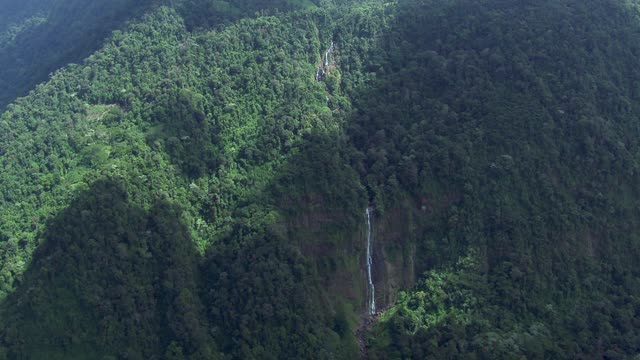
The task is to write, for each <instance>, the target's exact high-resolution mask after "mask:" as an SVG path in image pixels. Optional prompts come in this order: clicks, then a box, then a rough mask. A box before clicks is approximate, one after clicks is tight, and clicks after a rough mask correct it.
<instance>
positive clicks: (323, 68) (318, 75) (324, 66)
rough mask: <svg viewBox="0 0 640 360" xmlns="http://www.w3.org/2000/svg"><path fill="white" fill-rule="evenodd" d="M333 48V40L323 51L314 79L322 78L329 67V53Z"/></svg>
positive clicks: (319, 79) (320, 79)
mask: <svg viewBox="0 0 640 360" xmlns="http://www.w3.org/2000/svg"><path fill="white" fill-rule="evenodd" d="M333 50H335V45H334V43H333V41H331V45H330V46H329V48H328V49H327V51H326V52H325V53H324V59H323V61H322V63H321V64H320V66H319V67H318V71H316V81H322V80H324V77H325V75H326V74H327V69H328V68H329V64H330V62H329V55H331V53H332V52H333Z"/></svg>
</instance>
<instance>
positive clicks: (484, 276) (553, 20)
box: [350, 1, 640, 358]
mask: <svg viewBox="0 0 640 360" xmlns="http://www.w3.org/2000/svg"><path fill="white" fill-rule="evenodd" d="M394 29H395V30H394V31H393V32H392V33H391V34H390V35H389V36H388V37H387V39H386V40H385V45H384V47H385V50H386V51H384V53H385V54H387V56H388V58H387V59H384V60H383V61H381V62H380V63H379V65H378V66H379V69H380V71H379V74H381V76H380V77H379V80H378V81H377V82H376V84H377V89H376V88H373V89H374V90H373V91H371V92H369V93H367V96H366V97H364V98H362V99H360V100H359V101H358V105H357V106H358V107H359V108H360V109H362V110H361V111H360V112H359V113H357V114H356V119H355V121H353V123H352V127H351V131H350V134H351V139H352V140H351V141H352V142H353V144H354V145H355V146H356V147H357V148H358V149H359V151H360V152H361V153H362V154H366V156H361V157H360V158H361V159H363V160H362V161H359V162H357V163H356V166H360V168H361V169H363V170H362V176H363V177H365V178H366V179H367V183H368V186H369V188H370V189H372V193H373V195H374V196H375V200H376V204H377V208H378V210H379V211H380V213H381V215H382V217H383V218H384V217H385V216H387V215H385V214H387V213H390V214H389V215H388V216H393V213H394V212H396V211H398V207H400V208H401V209H404V208H406V206H407V205H406V203H405V202H404V201H402V199H409V203H410V204H411V206H412V207H413V210H405V211H409V212H411V213H413V214H414V215H413V219H414V220H413V224H412V225H410V226H412V227H413V228H414V229H415V230H414V233H417V234H415V235H414V236H415V237H416V241H415V247H416V251H415V257H414V258H413V260H414V261H415V264H416V272H418V273H422V272H423V271H425V270H430V272H428V273H426V274H425V276H424V278H423V280H422V281H421V282H420V283H419V285H418V287H417V288H416V290H415V291H413V292H410V293H407V294H405V295H402V296H401V298H400V300H399V304H398V305H397V306H395V307H393V308H391V309H390V310H389V312H388V313H387V314H385V315H384V316H383V320H382V323H381V325H380V326H379V327H378V328H377V329H376V330H375V331H374V335H373V337H372V338H371V344H372V346H373V349H372V350H373V351H372V352H371V353H370V355H371V356H372V357H373V358H386V357H387V356H391V357H394V356H402V357H415V358H423V357H429V356H432V357H446V356H464V357H468V356H479V357H490V358H495V357H504V358H512V357H521V356H526V357H527V358H529V357H533V358H547V357H551V358H562V357H566V358H579V357H596V358H601V357H615V356H628V355H630V354H634V353H636V352H637V351H638V349H639V348H638V346H640V344H639V343H638V342H637V339H638V327H637V315H636V314H637V309H638V305H640V303H639V302H638V300H639V299H638V297H637V296H638V290H639V288H638V282H637V280H636V279H637V275H638V274H637V270H636V268H635V266H634V263H635V261H636V259H637V258H638V255H639V254H638V251H639V249H640V248H639V245H640V244H639V243H638V241H639V239H638V236H637V233H638V227H639V226H640V224H639V223H638V221H637V219H638V215H639V214H638V207H637V200H636V199H638V191H637V189H638V181H639V178H638V162H637V161H638V160H637V159H638V151H639V148H638V141H637V138H638V137H637V131H638V118H639V115H640V107H638V104H639V102H638V100H639V98H638V97H639V96H640V92H638V81H639V80H640V71H639V70H638V67H637V62H636V59H637V57H638V55H639V54H640V42H639V41H638V34H639V32H640V23H639V22H638V14H637V12H636V11H635V10H634V9H633V8H631V7H630V6H628V4H626V3H620V2H615V1H609V2H582V1H581V2H578V1H563V2H557V1H553V2H551V1H549V2H541V3H537V4H531V3H529V2H524V1H523V2H519V1H510V2H501V1H483V2H468V1H454V2H439V1H417V2H407V3H405V4H404V5H403V6H401V7H400V13H399V16H398V18H397V19H396V25H394ZM399 200H400V201H399ZM394 245H395V244H389V245H388V248H389V249H385V250H384V251H385V252H387V253H389V252H392V251H393V247H394Z"/></svg>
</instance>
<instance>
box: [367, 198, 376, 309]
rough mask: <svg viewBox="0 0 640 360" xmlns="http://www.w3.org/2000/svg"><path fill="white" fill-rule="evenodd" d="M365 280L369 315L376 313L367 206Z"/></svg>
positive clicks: (370, 234)
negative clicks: (367, 284) (367, 287)
mask: <svg viewBox="0 0 640 360" xmlns="http://www.w3.org/2000/svg"><path fill="white" fill-rule="evenodd" d="M366 215H367V280H368V282H369V299H368V300H369V315H375V314H376V288H375V286H374V285H373V277H372V276H371V267H372V266H373V252H372V251H371V242H372V241H373V233H372V231H371V209H370V208H367V211H366Z"/></svg>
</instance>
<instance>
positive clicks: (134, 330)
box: [0, 180, 215, 359]
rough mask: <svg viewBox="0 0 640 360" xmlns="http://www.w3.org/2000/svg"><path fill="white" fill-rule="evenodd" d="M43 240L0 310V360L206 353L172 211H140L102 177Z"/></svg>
mask: <svg viewBox="0 0 640 360" xmlns="http://www.w3.org/2000/svg"><path fill="white" fill-rule="evenodd" d="M43 238H44V242H43V244H41V246H40V247H39V248H38V250H37V251H36V253H35V254H34V257H33V261H32V263H31V266H30V268H29V269H28V270H27V271H26V273H25V275H24V280H23V282H22V284H21V285H20V286H19V287H18V289H17V291H15V292H14V293H13V294H11V295H10V296H9V297H8V298H7V299H6V302H5V304H3V306H2V309H1V311H2V318H3V319H4V320H3V322H4V328H3V329H2V330H1V332H0V336H1V344H2V345H3V346H4V347H5V348H4V353H2V352H1V351H0V358H2V357H3V356H4V357H7V358H30V359H88V358H95V359H98V358H114V359H115V358H128V359H158V358H162V357H163V355H164V356H166V357H167V358H171V356H170V354H173V355H175V356H177V355H178V354H185V355H192V356H194V357H199V358H212V357H213V355H214V353H215V351H214V349H213V347H214V345H213V344H214V342H213V341H212V340H211V338H210V337H209V335H208V333H207V331H206V319H205V317H204V316H202V315H203V311H202V309H203V308H202V305H201V304H200V301H199V297H198V284H197V281H198V274H197V264H198V254H197V253H196V250H195V248H194V247H193V245H192V244H193V243H192V241H191V239H190V238H189V232H188V230H187V228H186V227H185V226H184V225H183V224H182V222H181V211H180V209H179V208H178V207H176V206H175V205H172V204H170V203H167V202H165V201H162V200H158V201H156V202H155V204H154V205H153V206H152V208H151V209H150V210H148V211H145V210H144V209H142V208H140V207H139V206H137V205H135V204H133V203H132V202H131V201H130V200H129V198H128V195H127V192H126V190H125V189H124V187H123V186H122V185H121V184H119V182H118V181H115V180H100V181H98V182H96V183H94V184H93V185H92V186H91V189H90V190H88V191H86V192H83V193H81V194H79V195H78V197H77V199H76V200H75V201H74V202H73V203H72V204H71V205H70V206H69V207H68V208H67V209H66V210H64V211H63V212H61V213H60V214H58V215H57V216H56V217H55V218H53V219H52V220H51V221H50V223H49V225H48V227H47V229H46V230H45V234H44V236H43ZM163 351H165V353H164V354H163V353H162V352H163Z"/></svg>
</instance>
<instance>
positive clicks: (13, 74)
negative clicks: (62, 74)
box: [0, 0, 157, 111]
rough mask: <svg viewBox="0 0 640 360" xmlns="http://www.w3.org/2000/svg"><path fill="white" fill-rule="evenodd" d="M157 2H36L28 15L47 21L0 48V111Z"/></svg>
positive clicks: (19, 34) (118, 0)
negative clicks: (36, 11) (33, 12)
mask: <svg viewBox="0 0 640 360" xmlns="http://www.w3.org/2000/svg"><path fill="white" fill-rule="evenodd" d="M156 3H157V2H156V1H154V0H143V1H132V0H117V1H91V2H86V1H78V0H74V1H64V2H57V3H56V4H50V5H47V6H45V5H38V6H35V7H34V8H35V9H40V11H39V12H38V14H32V16H35V15H39V16H41V17H43V18H44V19H46V20H45V21H43V22H40V23H39V24H37V25H35V26H26V27H25V29H24V30H23V31H19V32H17V33H16V34H15V36H14V38H13V40H12V41H10V42H9V43H8V44H6V46H4V47H0V65H1V66H0V89H2V90H0V111H2V110H4V108H5V106H6V105H7V104H9V103H10V102H11V101H13V100H14V99H16V98H17V97H20V96H24V95H26V94H27V92H28V91H29V90H30V89H32V88H33V87H34V86H35V85H36V84H38V83H40V82H43V81H45V80H46V79H47V76H48V75H49V74H50V73H52V72H54V71H55V70H57V69H59V68H61V67H63V66H65V65H67V64H69V63H78V62H81V61H82V60H83V59H84V58H86V57H87V56H89V55H90V54H92V53H93V52H94V51H96V50H97V49H99V48H100V47H101V46H102V43H103V41H104V39H105V38H107V37H108V36H109V35H110V34H111V32H112V31H113V30H116V29H120V28H121V27H122V26H123V25H124V24H125V23H126V22H127V21H129V20H130V19H132V18H135V17H136V16H139V15H141V14H142V13H144V11H146V10H148V9H149V8H150V7H151V6H153V5H155V4H156ZM0 35H1V34H0ZM0 45H1V44H0Z"/></svg>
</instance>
